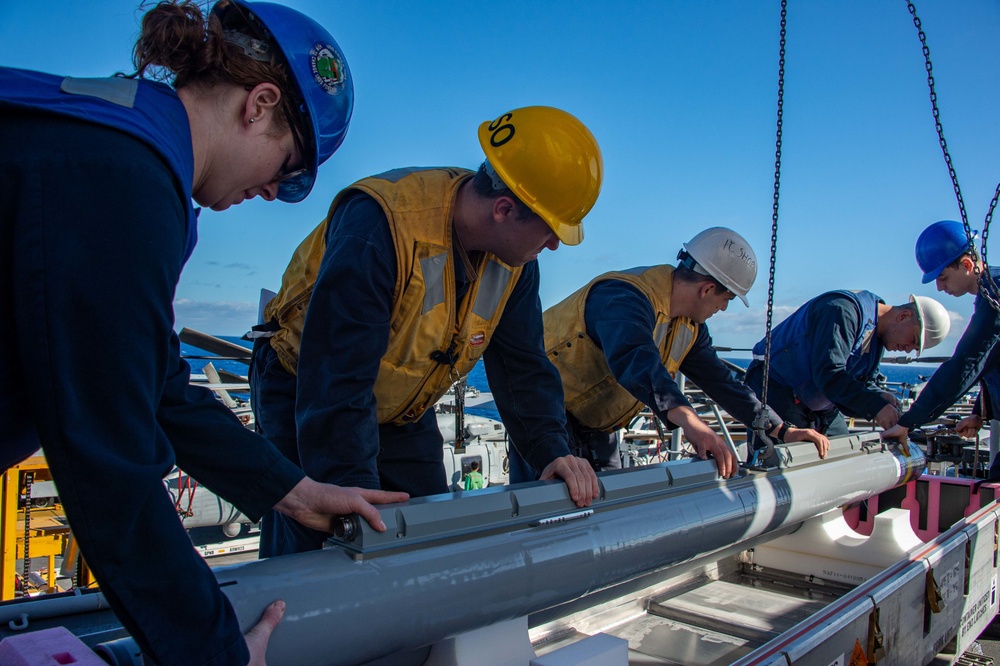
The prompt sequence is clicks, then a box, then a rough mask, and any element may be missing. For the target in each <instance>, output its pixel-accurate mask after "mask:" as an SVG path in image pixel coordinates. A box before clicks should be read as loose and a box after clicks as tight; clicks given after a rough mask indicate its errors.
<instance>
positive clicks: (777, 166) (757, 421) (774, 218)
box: [750, 0, 788, 467]
mask: <svg viewBox="0 0 1000 666" xmlns="http://www.w3.org/2000/svg"><path fill="white" fill-rule="evenodd" d="M787 17H788V0H781V39H780V41H779V49H778V121H777V130H776V133H775V141H774V201H773V203H772V204H771V261H770V266H769V268H768V273H767V329H766V332H765V334H764V366H763V368H762V370H763V372H764V378H763V390H762V391H761V396H760V408H759V409H758V410H757V415H756V416H755V417H754V421H753V429H754V434H755V435H756V436H757V438H758V439H759V441H762V442H764V444H765V447H764V448H759V449H757V451H756V452H754V454H753V457H752V459H751V463H750V464H751V466H753V467H756V466H758V465H759V464H760V463H763V462H764V461H766V460H767V459H768V458H770V457H771V455H772V454H773V453H774V442H772V441H771V438H770V437H768V436H767V426H768V425H770V421H769V420H768V419H767V416H766V409H767V379H768V375H769V374H770V369H769V366H770V364H771V321H772V318H773V315H774V259H775V255H776V252H777V248H778V190H779V186H780V184H781V126H782V118H783V114H784V104H785V34H786V25H787Z"/></svg>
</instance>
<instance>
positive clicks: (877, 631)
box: [867, 606, 886, 664]
mask: <svg viewBox="0 0 1000 666" xmlns="http://www.w3.org/2000/svg"><path fill="white" fill-rule="evenodd" d="M878 615H879V609H878V606H876V607H875V610H873V611H872V612H871V613H869V615H868V650H867V652H868V655H867V656H868V663H869V664H875V663H878V662H879V661H880V660H882V659H884V658H885V655H886V652H885V636H884V635H883V634H882V628H881V627H879V625H878Z"/></svg>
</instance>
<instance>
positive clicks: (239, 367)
mask: <svg viewBox="0 0 1000 666" xmlns="http://www.w3.org/2000/svg"><path fill="white" fill-rule="evenodd" d="M220 337H221V338H222V339H223V340H226V341H227V342H232V343H235V344H238V345H243V346H244V347H247V348H248V349H249V348H250V347H252V344H251V343H250V342H247V341H246V340H242V339H240V338H238V337H232V336H220ZM181 354H182V355H184V356H185V357H189V356H209V355H210V354H206V353H205V352H203V351H202V350H200V349H197V348H196V347H192V346H191V345H187V344H184V343H181ZM723 358H726V360H729V361H732V362H733V363H735V364H736V365H739V366H740V367H743V368H745V367H747V366H748V365H749V364H750V359H746V358H729V357H723ZM206 362H207V361H206V360H203V359H195V358H189V359H188V363H190V365H191V371H192V372H194V373H200V372H201V371H202V367H203V366H204V365H205V363H206ZM213 365H215V367H216V368H219V369H225V370H228V371H229V372H233V373H236V374H238V375H246V374H247V365H246V364H245V363H241V362H239V361H213ZM936 369H937V365H936V364H927V363H911V364H906V365H900V364H895V363H883V364H882V366H881V368H880V370H881V372H882V374H883V375H885V377H886V382H887V385H886V386H887V388H888V389H889V390H890V391H892V392H894V393H897V394H899V395H904V394H905V393H906V392H908V391H909V389H910V388H912V387H914V386H916V385H918V384H921V383H923V382H925V381H927V379H929V378H930V376H931V375H932V374H934V370H936ZM468 383H469V385H470V386H474V387H475V388H477V389H479V390H480V391H484V392H488V391H489V390H490V386H489V383H488V382H487V381H486V371H485V369H484V368H483V363H482V362H481V361H480V362H479V363H478V364H476V366H475V367H474V368H473V369H472V371H471V372H470V373H469V381H468ZM468 413H469V414H475V415H478V416H486V417H489V418H492V419H499V418H500V415H499V414H498V413H497V411H496V408H495V406H493V404H492V403H486V404H485V405H481V406H476V407H469V408H468Z"/></svg>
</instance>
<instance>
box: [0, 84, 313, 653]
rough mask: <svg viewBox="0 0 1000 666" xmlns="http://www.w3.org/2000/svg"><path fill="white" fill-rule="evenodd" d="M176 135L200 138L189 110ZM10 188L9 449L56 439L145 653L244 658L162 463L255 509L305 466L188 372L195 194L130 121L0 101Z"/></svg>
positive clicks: (3, 253)
mask: <svg viewBox="0 0 1000 666" xmlns="http://www.w3.org/2000/svg"><path fill="white" fill-rule="evenodd" d="M142 85H147V84H145V83H143V84H142ZM174 100H176V96H174ZM176 103H177V104H178V105H179V104H180V102H179V100H176ZM181 112H182V113H183V110H181ZM185 117H186V116H185ZM176 141H181V142H184V141H186V142H187V146H188V149H189V150H190V146H191V138H190V134H189V130H187V128H186V127H185V130H184V133H183V135H182V136H177V137H176ZM182 145H183V144H182ZM187 187H188V192H190V184H188V186H187ZM0 204H2V205H0V234H2V235H0V309H2V311H3V312H5V313H6V314H7V320H6V322H7V323H6V324H5V325H4V326H2V327H0V348H2V349H3V350H4V362H3V363H2V364H0V392H2V396H3V397H2V400H0V423H3V425H4V428H5V431H6V433H7V435H5V437H4V438H3V439H2V442H3V443H2V444H0V460H2V465H0V467H8V466H10V465H11V464H14V463H16V462H17V461H18V460H21V459H23V458H24V457H25V456H27V455H30V453H32V452H33V451H34V450H35V448H37V446H38V445H41V446H42V447H43V449H44V453H45V457H46V460H47V462H48V465H49V467H50V469H51V471H52V474H53V477H54V479H55V482H56V485H57V486H58V490H59V497H60V500H61V502H62V504H63V506H64V508H65V510H66V515H67V517H68V518H69V522H70V526H71V527H72V529H73V534H74V537H75V538H76V539H77V542H78V543H79V545H80V548H81V551H82V552H83V555H84V557H85V558H86V560H87V564H88V565H89V566H90V568H91V569H92V570H93V571H94V573H95V574H96V577H97V580H98V581H99V582H100V584H101V590H102V591H103V593H104V595H105V597H106V598H107V599H108V600H109V602H110V603H111V606H112V608H113V609H114V611H115V613H116V615H117V616H118V618H119V619H120V620H121V622H122V624H123V625H124V626H125V628H126V629H127V630H128V631H129V633H130V634H131V635H132V636H133V637H134V638H135V639H136V640H137V641H138V643H139V645H140V646H141V648H142V650H143V652H144V654H146V655H148V656H149V657H151V658H152V659H153V660H155V662H156V663H158V664H220V665H221V664H244V663H247V661H248V660H249V653H248V652H247V649H246V645H245V643H244V640H243V637H242V632H241V631H240V627H239V624H238V621H237V619H236V616H235V614H234V612H233V609H232V607H231V606H230V604H229V602H228V600H227V599H226V597H225V595H224V594H223V593H222V592H221V591H220V590H219V587H218V584H217V583H216V579H215V577H214V575H213V574H212V572H211V571H210V570H209V568H208V566H207V565H206V564H205V562H204V560H203V559H202V558H201V557H200V556H199V555H198V554H197V552H195V550H194V548H192V546H191V541H190V539H189V538H188V537H187V535H186V534H185V532H184V529H183V527H182V525H181V521H180V520H179V519H178V516H177V511H176V509H175V507H174V503H173V501H172V500H171V498H170V496H169V495H168V493H167V492H166V490H165V488H164V485H163V480H162V479H163V476H164V475H166V474H167V473H169V472H170V471H171V470H172V468H173V466H174V464H175V463H176V464H177V465H179V466H181V467H182V468H183V469H184V470H185V471H186V472H187V473H189V474H191V475H192V476H194V477H195V478H196V479H198V481H199V482H200V483H203V484H205V485H206V486H207V487H209V488H211V490H212V491H214V492H215V493H216V494H218V495H220V496H222V497H225V498H226V499H228V500H230V501H231V502H233V503H234V504H235V505H236V506H237V507H238V508H239V509H240V511H242V512H243V513H244V514H246V515H247V516H249V517H250V518H251V519H256V517H258V516H261V515H262V514H263V513H264V511H265V510H267V509H269V508H270V507H271V506H272V505H274V504H275V503H276V502H277V501H278V500H280V499H281V498H282V497H283V496H284V495H285V494H287V493H288V491H289V490H291V488H292V487H293V486H295V484H296V483H298V482H299V481H300V480H301V479H302V478H303V473H302V472H301V470H299V469H297V468H296V467H295V466H294V465H293V464H292V463H290V462H288V461H287V460H285V459H284V458H283V457H282V456H281V454H280V453H279V452H278V451H277V450H276V449H275V448H274V447H273V446H271V445H270V444H269V443H268V442H267V441H265V440H264V439H263V438H261V437H259V436H258V435H256V434H254V433H252V432H250V431H248V430H247V429H246V428H245V427H243V425H242V424H241V423H240V422H239V420H238V419H236V418H235V417H234V416H233V414H232V413H231V412H230V411H229V410H228V409H226V408H225V407H224V406H223V405H221V403H219V402H218V401H217V400H216V399H215V398H214V397H213V395H212V393H211V392H209V391H207V390H205V389H199V388H195V387H191V386H190V385H189V383H188V378H189V373H190V368H189V367H188V365H187V363H186V362H185V361H183V360H181V358H180V355H179V342H178V339H177V336H176V334H175V333H174V332H173V326H174V316H173V306H172V303H173V298H174V290H175V288H176V285H177V281H178V278H179V277H180V272H181V268H182V266H183V263H184V259H185V252H186V248H187V246H188V237H187V234H188V230H187V223H186V222H187V218H186V211H187V206H188V200H187V199H186V198H185V197H184V196H183V191H182V189H181V188H179V187H178V185H177V182H176V180H175V178H174V175H173V173H172V172H171V170H170V169H169V168H168V167H167V165H166V164H165V163H164V162H163V160H161V159H160V157H159V156H158V154H157V153H155V152H154V151H153V150H151V149H150V148H149V147H148V146H146V145H145V144H143V143H141V142H140V141H138V140H136V139H134V138H132V137H130V136H128V135H127V134H125V133H123V132H120V131H117V130H114V129H109V128H105V127H99V126H97V125H92V124H90V123H87V122H83V121H79V120H72V119H67V118H61V117H56V116H49V115H46V114H42V113H39V112H37V111H27V112H24V111H17V110H11V109H0Z"/></svg>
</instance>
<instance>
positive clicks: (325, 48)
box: [309, 44, 346, 95]
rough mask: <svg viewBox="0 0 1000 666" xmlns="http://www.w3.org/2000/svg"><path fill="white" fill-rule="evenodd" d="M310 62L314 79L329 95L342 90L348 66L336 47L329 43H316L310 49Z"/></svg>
mask: <svg viewBox="0 0 1000 666" xmlns="http://www.w3.org/2000/svg"><path fill="white" fill-rule="evenodd" d="M309 64H310V66H311V67H312V75H313V80H315V81H316V83H317V84H319V87H320V88H322V89H323V90H324V91H326V93H327V94H328V95H334V94H336V93H338V92H340V89H341V86H342V85H343V83H344V72H345V71H346V68H345V67H344V63H343V62H342V61H341V59H340V55H339V54H338V53H337V51H336V49H334V48H333V47H332V46H330V45H329V44H325V45H324V44H316V45H315V46H313V47H312V49H311V50H310V51H309Z"/></svg>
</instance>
